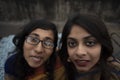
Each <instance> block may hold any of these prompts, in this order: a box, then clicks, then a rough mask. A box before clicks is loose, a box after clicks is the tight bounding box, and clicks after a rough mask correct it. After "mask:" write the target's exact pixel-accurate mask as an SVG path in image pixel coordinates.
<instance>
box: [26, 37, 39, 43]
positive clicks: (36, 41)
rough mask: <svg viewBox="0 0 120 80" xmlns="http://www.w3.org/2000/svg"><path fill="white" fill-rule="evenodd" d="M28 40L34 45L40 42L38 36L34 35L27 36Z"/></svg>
mask: <svg viewBox="0 0 120 80" xmlns="http://www.w3.org/2000/svg"><path fill="white" fill-rule="evenodd" d="M26 42H27V43H29V44H33V45H36V44H38V43H39V39H38V38H36V37H33V36H28V37H27V38H26Z"/></svg>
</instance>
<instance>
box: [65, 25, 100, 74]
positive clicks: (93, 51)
mask: <svg viewBox="0 0 120 80" xmlns="http://www.w3.org/2000/svg"><path fill="white" fill-rule="evenodd" d="M67 49H68V55H69V58H68V61H69V62H72V63H73V64H74V65H75V67H76V69H77V71H78V72H82V73H83V72H88V71H90V70H92V69H93V67H95V65H96V64H97V62H98V61H99V59H100V53H101V44H100V43H99V42H97V40H96V38H94V37H93V36H92V35H91V34H89V33H88V32H87V31H86V30H85V29H83V28H82V27H80V26H78V25H73V26H72V30H71V32H70V34H69V35H68V37H67Z"/></svg>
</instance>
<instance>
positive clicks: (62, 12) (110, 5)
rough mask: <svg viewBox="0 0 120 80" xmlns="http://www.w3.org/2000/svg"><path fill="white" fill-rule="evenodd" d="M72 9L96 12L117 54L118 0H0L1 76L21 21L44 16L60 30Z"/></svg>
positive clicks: (119, 37)
mask: <svg viewBox="0 0 120 80" xmlns="http://www.w3.org/2000/svg"><path fill="white" fill-rule="evenodd" d="M74 12H80V13H89V14H96V15H98V16H99V17H100V18H101V19H102V20H103V21H104V22H105V24H106V25H107V28H108V30H109V33H110V35H111V37H112V41H113V45H114V56H116V57H118V58H120V0H109V1H108V0H0V80H3V75H4V70H3V68H4V62H5V60H6V59H7V58H8V56H9V55H10V52H11V51H12V50H13V49H14V48H15V46H14V45H13V43H12V38H13V37H14V35H15V34H16V33H17V32H19V30H21V29H22V26H23V25H24V24H26V23H27V22H29V21H30V20H34V19H40V18H47V19H49V20H51V21H52V22H54V23H55V24H56V25H57V29H58V31H59V33H61V31H62V29H63V26H64V24H65V22H66V19H67V18H68V16H70V15H71V14H73V13H74Z"/></svg>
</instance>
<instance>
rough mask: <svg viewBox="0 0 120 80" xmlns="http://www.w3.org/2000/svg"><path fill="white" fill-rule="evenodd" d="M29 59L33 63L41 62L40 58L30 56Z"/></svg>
mask: <svg viewBox="0 0 120 80" xmlns="http://www.w3.org/2000/svg"><path fill="white" fill-rule="evenodd" d="M30 58H31V59H32V60H33V61H35V62H40V61H41V60H42V57H40V56H30Z"/></svg>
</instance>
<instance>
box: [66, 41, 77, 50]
mask: <svg viewBox="0 0 120 80" xmlns="http://www.w3.org/2000/svg"><path fill="white" fill-rule="evenodd" d="M67 45H68V47H70V48H74V47H76V46H77V45H78V43H77V41H76V40H72V39H69V40H68V41H67Z"/></svg>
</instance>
